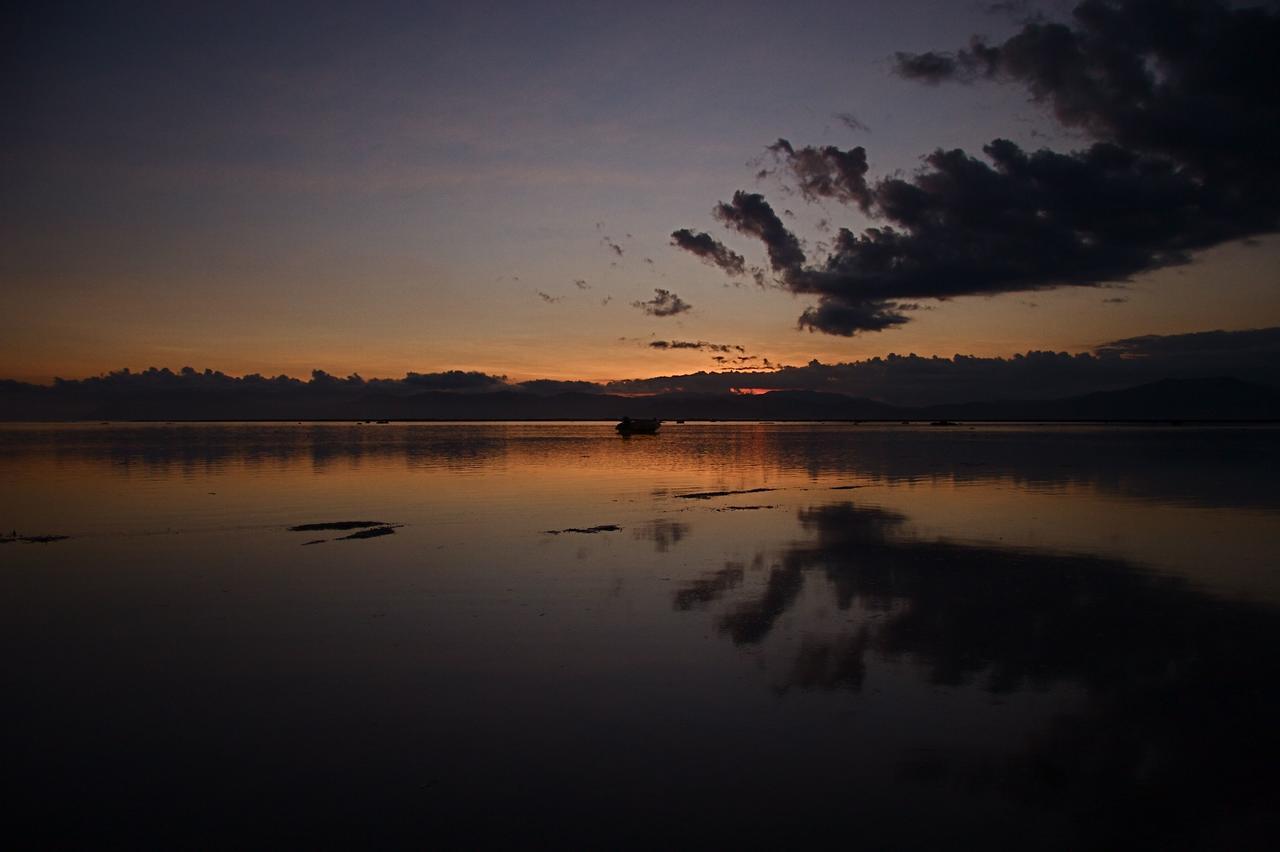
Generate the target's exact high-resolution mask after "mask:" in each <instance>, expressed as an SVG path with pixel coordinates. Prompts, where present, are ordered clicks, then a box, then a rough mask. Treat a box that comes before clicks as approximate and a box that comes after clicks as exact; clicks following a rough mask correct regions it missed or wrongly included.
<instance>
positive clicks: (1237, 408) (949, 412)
mask: <svg viewBox="0 0 1280 852" xmlns="http://www.w3.org/2000/svg"><path fill="white" fill-rule="evenodd" d="M624 416H629V417H659V418H662V419H663V420H1067V421H1070V420H1280V391H1278V390H1276V389H1275V388H1272V387H1268V386H1265V385H1259V384H1253V383H1250V382H1245V381H1241V380H1239V379H1234V378H1229V377H1220V378H1203V379H1166V380H1164V381H1158V382H1153V383H1151V384H1145V385H1139V386H1137V387H1131V388H1125V389H1123V390H1113V391H1102V392H1098V393H1091V394H1086V395H1083V396H1074V397H1069V398H1065V399H1051V400H988V401H975V402H967V403H960V404H949V405H934V406H927V407H919V408H912V407H906V406H895V405H889V404H886V403H882V402H877V401H875V400H871V399H864V398H859V397H852V396H847V395H844V394H837V393H824V392H820V391H803V390H793V391H773V392H771V393H765V394H758V395H745V394H706V393H667V394H659V395H656V396H617V395H611V394H593V393H582V392H573V393H559V394H552V395H538V394H534V393H529V392H526V391H517V390H499V391H492V392H487V393H474V392H473V393H463V392H454V391H440V390H431V391H422V392H415V393H399V394H397V393H387V392H376V391H369V390H367V389H359V390H351V389H346V388H341V387H318V388H317V387H313V386H311V385H309V384H300V385H293V386H287V387H286V386H280V387H276V386H270V385H264V386H261V387H255V388H252V389H248V390H246V389H243V388H186V387H180V388H160V389H154V388H152V389H137V388H128V389H118V388H111V387H108V386H100V385H82V384H79V383H63V384H61V385H55V386H53V387H46V386H42V385H31V384H25V383H22V382H14V381H0V419H2V420H9V421H15V420H556V419H572V420H613V419H618V418H621V417H624Z"/></svg>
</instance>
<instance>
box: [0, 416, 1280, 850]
mask: <svg viewBox="0 0 1280 852" xmlns="http://www.w3.org/2000/svg"><path fill="white" fill-rule="evenodd" d="M1278 460H1280V430H1276V429H1272V428H1265V427H1224V428H1198V427H1181V428H1172V427H1163V428H1153V427H1138V426H1126V427H1081V426H1058V427H1054V426H1017V425H978V426H975V427H968V426H962V427H927V426H899V425H866V424H864V425H857V426H855V425H846V424H830V425H822V424H817V425H814V424H804V425H801V424H693V423H690V424H685V425H677V424H668V425H667V426H664V427H663V432H662V434H661V435H659V436H656V437H649V436H635V437H632V438H620V437H618V436H617V435H616V434H615V433H614V432H613V430H612V427H611V425H608V424H590V423H566V424H543V423H540V424H406V425H399V424H390V425H356V424H299V425H280V424H192V425H186V424H183V425H162V424H148V425H139V424H106V425H74V426H58V427H55V426H42V425H19V426H7V427H2V428H0V482H3V483H4V488H3V491H2V492H0V528H3V531H4V532H5V533H6V534H8V533H9V532H11V531H12V532H16V533H17V534H18V535H20V536H41V535H66V536H69V538H67V539H66V540H62V541H54V542H49V543H43V544H42V543H29V542H23V541H16V542H8V543H5V544H3V545H0V635H2V636H3V640H4V649H5V656H4V660H5V664H4V666H5V671H4V675H5V677H4V682H5V684H6V698H5V702H4V707H3V710H2V711H0V719H2V720H3V730H4V737H5V740H6V743H5V750H4V754H5V755H6V764H7V767H8V769H9V772H8V773H7V774H8V775H9V776H10V778H12V779H17V780H18V782H19V784H18V793H17V795H16V798H14V799H12V800H11V801H10V805H11V810H12V812H14V813H17V814H20V815H21V817H20V819H21V820H22V821H26V822H29V824H30V825H31V826H35V827H38V828H39V829H40V831H41V832H42V836H43V837H45V838H46V839H47V840H48V842H49V844H51V845H57V844H58V843H59V842H64V841H73V842H80V843H92V844H94V845H112V844H136V843H139V842H151V843H155V842H166V843H171V844H177V843H190V842H197V843H201V844H202V845H209V844H214V845H230V844H237V845H244V844H246V843H247V844H249V845H261V844H266V843H273V844H274V843H280V842H293V843H294V844H297V845H302V844H306V845H308V846H326V845H329V846H351V845H359V846H368V845H385V844H396V845H399V844H405V843H408V842H420V843H425V842H447V843H451V844H453V845H464V846H473V845H484V844H488V843H503V844H505V845H514V844H520V845H535V846H536V845H563V844H572V845H585V844H588V843H590V844H593V845H600V846H615V845H622V844H628V843H629V844H637V845H638V844H645V845H651V844H653V843H660V844H662V845H665V846H673V845H674V846H683V845H730V844H734V845H747V846H776V845H779V844H796V843H803V842H811V841H814V840H816V839H818V838H820V837H827V836H830V835H831V834H832V833H834V834H835V837H836V838H837V839H839V840H840V841H841V842H845V843H854V844H858V845H863V846H866V847H868V848H936V847H937V846H938V845H939V844H942V843H948V844H954V843H965V842H969V843H976V842H981V843H983V844H984V845H986V846H997V847H1009V848H1012V847H1018V848H1027V847H1035V848H1062V849H1079V848H1084V847H1088V846H1101V847H1108V848H1118V846H1160V845H1168V844H1172V845H1174V846H1176V847H1178V848H1189V847H1196V846H1206V847H1221V848H1240V847H1241V846H1245V847H1248V846H1250V845H1251V844H1252V845H1259V846H1260V845H1261V841H1262V840H1263V839H1265V838H1267V837H1268V836H1271V833H1272V832H1273V831H1274V830H1275V828H1276V827H1277V826H1276V820H1275V817H1274V816H1273V815H1274V814H1275V813H1276V812H1277V810H1278V808H1277V805H1280V782H1277V781H1276V780H1275V779H1274V778H1273V777H1272V776H1273V770H1274V766H1275V765H1276V759H1277V758H1278V757H1280V733H1277V728H1276V725H1275V721H1274V720H1275V719H1276V718H1277V711H1280V679H1277V675H1278V674H1280V662H1278V661H1277V660H1276V658H1275V656H1276V655H1275V649H1276V648H1277V647H1280V642H1278V641H1277V640H1280V523H1277V520H1280V495H1278V494H1277V490H1276V488H1275V482H1274V478H1275V473H1276V471H1277V470H1280V465H1277V461H1278ZM725 492H729V493H725ZM734 492H738V493H734ZM352 520H363V521H368V522H370V523H373V522H379V524H380V525H381V526H390V527H392V528H393V532H391V533H390V534H383V535H378V536H376V537H371V538H356V539H344V540H339V539H340V537H342V536H346V535H349V534H350V533H351V532H352V530H350V529H348V530H331V531H330V530H321V531H316V530H308V531H296V532H295V531H290V530H289V529H288V528H289V527H291V526H298V525H305V524H315V523H327V522H338V521H352ZM381 526H380V527H378V528H377V529H380V528H381ZM317 540H319V541H318V543H311V544H308V543H309V542H317Z"/></svg>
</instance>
